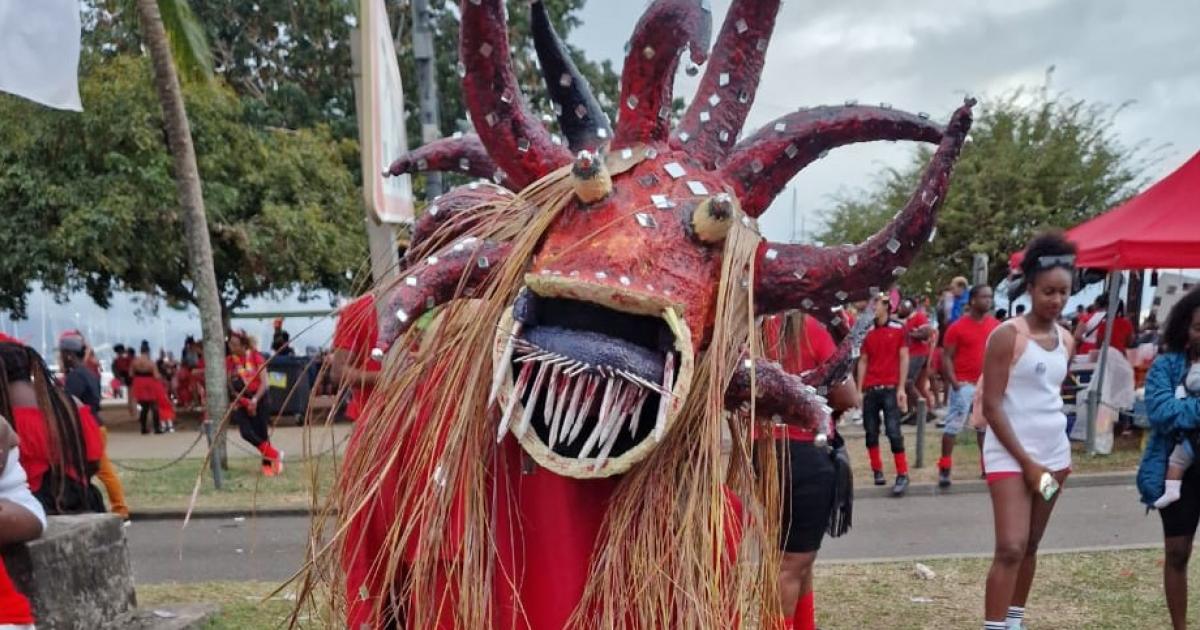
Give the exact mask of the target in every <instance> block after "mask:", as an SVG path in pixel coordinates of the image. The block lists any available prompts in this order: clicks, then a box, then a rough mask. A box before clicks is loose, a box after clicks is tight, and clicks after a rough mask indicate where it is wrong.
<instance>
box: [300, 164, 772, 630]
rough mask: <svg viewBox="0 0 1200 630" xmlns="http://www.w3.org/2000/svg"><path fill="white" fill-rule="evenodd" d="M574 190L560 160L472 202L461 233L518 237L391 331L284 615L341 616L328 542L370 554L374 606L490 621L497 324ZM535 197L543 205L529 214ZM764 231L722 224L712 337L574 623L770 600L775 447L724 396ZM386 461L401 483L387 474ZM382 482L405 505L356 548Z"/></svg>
mask: <svg viewBox="0 0 1200 630" xmlns="http://www.w3.org/2000/svg"><path fill="white" fill-rule="evenodd" d="M573 195H574V191H573V188H572V181H571V179H570V177H569V169H568V168H564V169H560V170H559V171H556V172H555V173H552V174H551V175H549V176H547V177H545V178H543V179H542V180H540V181H539V182H537V183H535V184H533V185H531V186H530V187H529V188H527V189H526V190H525V191H523V192H522V193H521V194H520V195H518V196H517V197H515V198H513V199H511V200H503V201H500V202H498V203H497V204H496V205H495V206H491V207H481V208H479V209H478V211H479V212H480V213H481V215H480V216H484V217H486V219H484V220H482V221H481V222H480V223H479V224H478V226H477V227H475V228H472V230H471V233H470V234H469V235H472V236H477V237H480V238H492V239H496V238H500V239H504V238H508V239H511V240H512V242H513V245H514V247H513V251H512V254H511V255H510V257H509V258H508V259H506V260H505V261H504V262H503V263H502V264H499V265H497V266H496V270H495V271H494V273H493V276H492V277H491V278H490V280H489V282H488V283H487V285H486V286H485V287H484V288H483V290H481V291H477V295H478V299H473V300H469V301H468V300H460V301H457V302H453V303H451V304H449V305H447V306H446V307H444V308H442V309H441V310H440V312H439V314H438V316H437V317H436V318H435V319H434V321H433V323H432V324H431V325H430V326H429V327H428V328H427V329H426V330H424V331H422V330H418V329H417V328H416V327H414V328H413V329H410V330H409V331H408V332H406V333H405V334H404V335H403V336H402V337H401V338H400V339H399V340H397V342H396V343H395V344H394V347H395V348H396V350H394V351H393V352H392V353H391V354H389V356H388V357H387V358H386V360H385V363H384V368H383V372H382V375H381V378H380V383H383V384H386V385H381V386H380V388H379V389H377V390H376V396H375V397H374V398H373V402H372V404H371V407H370V409H369V413H368V414H367V416H368V418H367V421H366V422H363V423H362V424H361V425H360V426H358V427H356V436H355V443H356V445H357V447H356V448H354V449H349V450H348V451H347V454H346V459H345V462H344V463H343V465H342V470H341V474H340V478H339V481H338V483H337V487H336V491H335V493H334V497H333V499H332V500H331V501H329V502H328V504H327V506H326V508H325V510H324V511H323V512H322V513H321V514H320V515H319V516H318V517H317V518H314V522H313V526H312V531H311V532H310V534H311V544H310V551H309V558H308V564H307V565H306V567H305V568H304V569H302V570H301V571H300V572H299V573H298V574H297V575H296V576H295V577H294V578H293V580H292V583H293V584H294V585H295V587H294V588H295V590H296V591H297V594H298V602H297V606H296V610H295V612H294V613H293V616H292V619H291V623H290V624H289V625H290V626H291V627H296V626H297V625H299V619H300V618H301V611H305V614H308V615H315V616H314V617H311V618H314V619H325V620H330V619H332V620H339V623H340V620H344V619H345V613H346V609H347V607H348V606H349V605H350V603H351V602H349V601H347V596H349V597H354V596H356V595H357V594H353V593H352V594H349V595H347V594H346V593H345V592H344V586H343V585H344V584H345V579H346V576H345V575H344V574H343V569H342V567H341V565H340V563H339V559H341V558H344V557H351V556H362V555H363V554H367V555H368V556H373V557H374V562H373V565H372V571H373V572H374V574H375V575H376V576H381V577H382V580H383V582H384V583H386V584H392V585H394V589H393V591H392V593H391V595H390V596H387V597H382V598H380V599H378V600H376V601H373V602H371V604H370V605H371V606H372V608H373V609H374V611H375V613H376V619H382V620H386V619H388V618H390V617H392V616H397V617H406V618H407V620H408V625H409V626H410V627H420V628H428V627H435V626H437V625H438V624H439V623H445V622H451V625H453V626H454V627H459V628H485V627H490V626H491V625H492V615H493V614H494V611H493V610H492V602H493V584H494V583H495V582H496V580H510V579H511V577H509V576H505V575H501V574H500V572H499V567H498V566H497V562H496V556H497V553H496V552H497V541H496V540H495V532H494V531H493V528H492V514H493V513H494V512H495V509H496V508H495V506H496V504H497V502H499V501H511V500H512V497H509V496H503V495H500V494H499V492H500V491H498V490H497V489H496V488H497V487H498V486H497V484H494V483H493V482H492V481H493V475H494V474H495V466H497V465H498V464H497V461H498V458H499V450H498V449H499V447H498V446H497V444H496V442H495V438H494V436H495V426H494V424H495V420H496V418H495V417H494V416H495V414H494V413H493V412H492V411H490V410H488V409H487V408H486V401H487V396H488V389H489V388H490V384H491V382H492V379H491V371H492V365H491V356H492V345H493V342H494V337H495V325H496V322H498V321H500V319H501V314H502V313H503V311H504V310H505V309H506V308H508V306H509V305H510V304H511V303H512V301H513V300H514V299H515V297H516V294H517V292H518V291H519V290H520V288H521V287H522V286H523V284H524V282H523V275H524V273H525V271H526V268H527V266H528V263H529V261H530V260H531V259H532V256H533V254H534V250H535V248H536V247H537V245H538V243H539V242H540V240H541V238H542V235H543V234H544V232H545V231H546V229H547V228H548V227H549V226H550V225H551V223H552V222H553V221H554V220H555V218H556V217H557V216H558V213H559V212H560V211H561V210H562V209H563V208H564V207H565V206H566V205H567V204H568V203H570V202H571V200H572V198H573ZM530 206H533V207H535V208H537V209H538V212H536V213H534V214H530V213H529V212H528V208H529V207H530ZM758 242H759V237H758V235H757V234H755V233H754V232H753V231H752V230H750V229H749V228H744V227H742V226H740V225H736V224H735V226H734V228H733V229H731V230H730V234H729V236H728V238H727V240H726V243H725V251H724V261H723V264H722V272H721V278H720V290H719V300H718V306H717V320H716V324H715V331H714V336H713V341H712V343H711V344H710V346H709V348H708V349H707V351H706V352H705V353H704V354H703V355H702V356H701V357H700V358H699V360H698V361H697V366H698V367H697V370H696V374H695V381H696V383H695V385H694V386H693V387H692V390H691V391H692V393H691V395H690V396H689V398H688V400H687V401H685V404H684V408H683V411H682V414H681V418H680V420H679V421H678V425H677V426H676V428H675V429H673V430H672V431H671V432H670V433H669V434H668V436H667V438H666V439H665V440H664V442H663V443H662V444H661V445H660V446H659V447H658V448H656V449H655V450H654V451H653V452H652V454H651V455H650V456H649V457H648V458H647V460H645V461H644V462H642V463H641V464H639V465H638V466H637V467H636V468H635V469H634V470H633V471H631V472H630V473H629V474H627V475H626V476H625V477H624V478H622V480H621V482H620V484H619V485H618V488H617V489H616V491H615V493H614V496H613V499H612V503H611V507H610V509H609V512H608V515H607V517H606V520H605V523H604V524H603V527H602V531H601V535H600V539H599V541H598V543H597V548H596V551H595V555H594V560H593V567H592V570H591V572H590V576H589V583H588V585H587V587H586V588H585V592H584V595H583V598H582V600H581V602H580V605H579V607H578V608H577V609H576V612H575V615H574V616H573V617H572V620H571V622H570V623H569V625H570V626H571V627H574V628H585V627H586V628H597V627H599V628H652V627H671V628H685V629H691V628H695V629H707V628H715V627H731V626H732V625H735V624H736V623H737V620H742V621H743V623H745V624H746V625H752V624H750V623H749V620H752V619H767V618H772V615H773V614H774V611H773V608H774V607H773V606H769V605H767V604H766V603H765V602H772V601H774V598H773V594H774V593H775V589H776V578H777V570H778V569H777V568H778V562H777V561H774V562H772V561H767V560H770V559H771V558H772V557H774V556H775V555H777V554H778V551H777V546H778V545H777V544H776V541H777V540H778V523H779V520H778V509H779V501H778V492H779V490H778V480H777V478H776V475H774V474H765V475H759V474H757V473H756V470H757V471H773V470H774V469H775V461H774V460H775V454H774V448H773V447H772V448H753V447H752V446H751V444H752V442H751V440H752V436H751V432H750V423H749V422H748V421H746V419H745V418H744V417H742V416H741V415H733V416H729V415H728V414H726V413H725V411H724V391H725V387H726V385H727V383H728V381H729V378H730V376H731V375H732V373H733V370H734V369H735V368H736V366H737V362H738V361H740V360H743V359H745V358H746V357H747V356H749V357H750V358H753V357H755V356H758V354H759V353H760V344H759V342H758V339H757V335H751V334H750V331H752V330H754V329H755V323H754V316H753V296H752V291H751V290H750V289H747V288H746V287H753V286H754V280H753V277H752V275H753V269H754V264H753V263H754V255H755V252H756V250H757V246H758ZM460 288H461V287H460ZM406 349H407V352H405V350H406ZM483 357H486V358H485V359H482V360H481V358H483ZM481 418H483V419H486V421H482V422H481V421H480V419H481ZM385 419H386V420H385ZM726 422H728V423H729V425H730V427H729V428H730V430H731V432H732V434H733V445H734V448H733V451H732V454H731V457H730V460H729V466H728V470H727V469H726V467H725V466H724V465H723V464H724V462H723V459H722V451H721V435H722V427H723V425H725V424H726ZM763 444H765V445H770V440H766V441H764V442H763ZM397 447H398V448H397ZM752 458H757V460H758V461H756V462H755V461H752ZM396 473H402V478H403V479H404V483H400V484H389V483H388V481H387V480H388V479H389V476H395V474H396ZM727 478H728V487H729V489H730V490H731V491H732V493H733V494H734V495H735V496H737V497H739V498H740V499H741V500H742V502H743V504H744V508H743V510H742V513H741V518H740V519H738V518H737V516H736V514H735V513H734V511H733V510H732V509H731V504H730V503H729V502H728V501H727V499H726V496H725V487H726V485H727V481H726V480H727ZM383 493H390V494H389V495H388V498H389V499H391V500H394V505H395V508H394V509H395V510H396V511H397V512H398V514H400V515H406V516H409V518H396V519H395V520H394V522H393V524H392V526H391V527H390V529H389V531H388V532H387V535H386V539H385V541H384V542H383V544H382V545H381V547H380V548H379V549H368V548H365V547H364V543H363V541H361V540H353V539H352V537H351V536H350V532H349V524H350V523H351V522H352V521H354V519H356V518H361V517H363V516H367V515H369V514H371V513H372V510H378V509H381V508H380V505H379V503H378V502H377V500H376V497H379V496H382V494H383ZM313 505H314V507H315V506H317V505H318V500H317V499H316V498H315V497H314V503H313ZM334 508H336V510H337V513H336V516H335V515H334V513H333V512H332V510H333V509H334ZM728 530H736V531H739V532H740V533H741V534H742V541H741V546H740V553H739V560H738V562H731V561H730V558H729V556H728V554H727V552H726V542H725V541H726V532H727V531H728ZM326 540H327V541H328V542H324V541H326ZM406 549H411V550H414V554H413V557H412V558H411V563H405V562H403V561H402V556H403V552H404V550H406ZM364 595H378V594H364ZM518 614H521V613H520V611H518ZM335 625H336V624H335Z"/></svg>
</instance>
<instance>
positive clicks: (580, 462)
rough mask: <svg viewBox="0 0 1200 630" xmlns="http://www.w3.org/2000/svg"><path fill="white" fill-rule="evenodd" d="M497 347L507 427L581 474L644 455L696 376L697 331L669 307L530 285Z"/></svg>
mask: <svg viewBox="0 0 1200 630" xmlns="http://www.w3.org/2000/svg"><path fill="white" fill-rule="evenodd" d="M510 331H511V332H510ZM497 349H499V350H500V356H499V359H500V362H499V364H498V365H497V368H498V370H499V371H500V373H499V374H498V375H497V382H496V385H497V387H498V389H499V390H500V393H501V405H500V408H501V411H502V413H503V415H502V419H501V421H500V428H499V436H498V437H503V435H504V433H505V432H506V431H509V430H511V431H512V433H513V434H514V435H515V436H516V437H517V439H519V440H520V441H521V443H522V445H523V446H524V447H525V450H526V451H527V452H529V453H530V455H532V456H533V457H534V459H536V460H538V462H539V463H541V464H542V465H543V466H545V467H547V468H550V469H552V470H554V471H555V472H558V473H560V474H565V475H568V476H572V477H603V476H608V475H613V474H617V473H619V472H623V471H625V470H627V469H628V468H629V466H631V465H632V464H633V463H635V462H636V461H639V460H640V459H642V458H643V457H645V455H646V454H647V453H648V452H649V450H650V449H652V448H653V447H654V446H655V445H656V444H657V443H658V442H659V441H660V440H662V438H663V437H664V436H665V435H666V432H667V429H668V428H669V426H670V424H671V422H672V420H673V418H674V415H675V413H676V412H677V411H678V409H679V407H680V406H681V402H682V396H685V395H686V388H687V387H688V383H686V382H685V381H690V372H691V362H692V357H691V340H690V334H689V333H688V331H687V329H686V325H685V324H684V323H683V322H682V320H681V319H680V318H679V317H676V316H675V314H674V311H672V310H670V308H669V307H665V308H664V310H663V316H662V317H653V316H649V315H636V314H631V313H628V312H625V311H621V310H617V309H614V308H611V307H609V306H604V305H600V304H596V303H594V302H590V301H584V300H579V299H573V298H569V297H541V296H537V295H535V294H533V293H532V292H531V291H528V290H526V291H523V292H522V293H521V295H520V297H519V298H518V299H517V302H516V303H515V304H514V305H513V309H512V314H511V318H506V320H505V322H504V323H503V324H502V326H501V329H500V333H499V335H498V337H497ZM684 376H686V377H687V378H683V377H684ZM514 392H515V394H516V395H515V396H514V395H513V393H514Z"/></svg>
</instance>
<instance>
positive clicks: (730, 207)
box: [692, 193, 737, 243]
mask: <svg viewBox="0 0 1200 630" xmlns="http://www.w3.org/2000/svg"><path fill="white" fill-rule="evenodd" d="M736 210H737V202H736V201H735V200H734V198H733V196H732V195H730V194H728V193H720V194H717V195H713V196H712V197H709V198H708V199H705V200H704V201H702V202H700V205H698V206H696V209H695V210H693V211H692V232H693V233H694V234H695V235H696V238H698V239H700V240H702V241H704V242H705V243H720V242H721V241H723V240H725V235H726V234H727V233H729V226H730V225H733V215H734V214H735V212H736Z"/></svg>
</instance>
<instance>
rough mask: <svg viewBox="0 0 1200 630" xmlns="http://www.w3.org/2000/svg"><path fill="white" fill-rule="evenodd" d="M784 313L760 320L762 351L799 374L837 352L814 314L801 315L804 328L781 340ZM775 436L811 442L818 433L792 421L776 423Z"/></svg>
mask: <svg viewBox="0 0 1200 630" xmlns="http://www.w3.org/2000/svg"><path fill="white" fill-rule="evenodd" d="M782 334H783V316H781V315H773V316H771V317H768V318H767V319H766V320H764V321H763V354H764V355H765V356H766V358H767V359H770V360H772V361H776V362H778V363H779V364H780V365H782V366H783V369H784V370H786V371H787V372H788V373H789V374H802V373H803V372H804V371H805V370H812V369H815V368H817V367H818V366H820V365H821V364H823V363H825V362H826V361H828V360H829V359H830V358H832V357H833V355H834V354H835V353H836V352H837V344H836V343H834V341H833V335H831V334H829V329H827V328H825V327H824V326H822V325H821V322H819V321H817V319H816V318H815V317H811V316H809V317H805V318H804V330H803V331H801V334H799V335H795V336H793V338H791V339H782V338H781V335H782ZM772 431H773V433H774V435H775V437H777V438H788V439H791V440H798V441H801V442H812V441H813V440H814V439H816V436H817V432H816V431H813V430H811V429H806V428H804V427H800V426H796V425H793V424H784V425H779V424H777V425H775V426H774V427H773V428H772Z"/></svg>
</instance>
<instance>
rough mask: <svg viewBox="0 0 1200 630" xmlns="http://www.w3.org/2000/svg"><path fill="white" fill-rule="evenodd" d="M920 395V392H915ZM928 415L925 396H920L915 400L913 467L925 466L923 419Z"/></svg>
mask: <svg viewBox="0 0 1200 630" xmlns="http://www.w3.org/2000/svg"><path fill="white" fill-rule="evenodd" d="M917 395H918V396H920V392H917ZM928 416H929V408H928V407H927V405H926V402H925V398H924V397H921V398H918V400H917V461H916V464H914V468H924V467H925V419H926V418H927V417H928Z"/></svg>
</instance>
